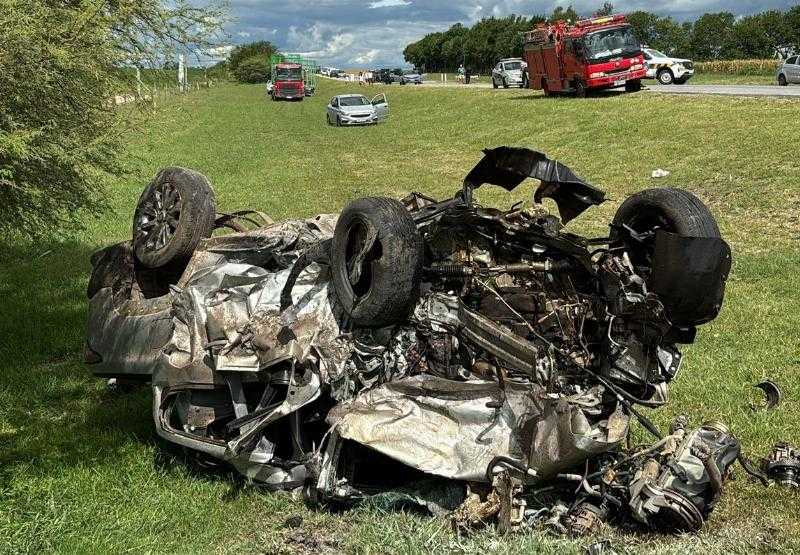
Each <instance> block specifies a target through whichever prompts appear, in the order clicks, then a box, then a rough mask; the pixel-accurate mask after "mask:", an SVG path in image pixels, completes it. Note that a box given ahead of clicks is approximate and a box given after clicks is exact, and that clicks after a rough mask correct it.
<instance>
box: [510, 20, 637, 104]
mask: <svg viewBox="0 0 800 555" xmlns="http://www.w3.org/2000/svg"><path fill="white" fill-rule="evenodd" d="M524 42H525V46H524V56H525V61H526V62H527V64H528V86H529V87H530V88H531V89H542V90H543V91H544V94H546V95H549V94H550V93H556V92H572V93H574V94H576V95H577V96H585V95H586V91H587V90H589V89H610V88H613V87H622V86H624V87H625V90H626V91H628V92H633V91H638V90H640V89H641V88H642V81H641V80H642V79H643V78H644V77H645V73H646V71H647V69H646V66H645V65H644V58H643V57H642V46H641V45H640V44H639V40H638V39H637V38H636V35H634V33H633V29H632V28H631V26H630V24H628V23H627V22H626V21H625V16H624V15H611V16H607V17H595V18H592V19H585V20H581V21H578V22H577V23H575V24H574V25H569V24H567V23H566V22H564V21H558V22H556V23H552V24H540V25H539V26H537V27H536V28H535V29H534V30H532V31H529V32H527V33H525V38H524Z"/></svg>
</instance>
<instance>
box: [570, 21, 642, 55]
mask: <svg viewBox="0 0 800 555" xmlns="http://www.w3.org/2000/svg"><path fill="white" fill-rule="evenodd" d="M612 39H616V40H615V42H614V43H613V44H609V42H610V41H611V40H612ZM581 45H582V51H583V56H584V58H585V59H586V61H588V62H593V63H597V62H602V61H605V60H609V59H611V58H618V57H626V56H636V55H638V54H641V53H642V45H641V43H640V42H639V39H637V38H636V34H635V33H634V32H633V28H632V27H630V26H629V25H628V26H623V27H611V28H609V29H600V30H598V31H594V32H592V33H587V34H586V35H585V36H584V37H583V38H582V39H581Z"/></svg>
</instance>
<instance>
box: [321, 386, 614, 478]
mask: <svg viewBox="0 0 800 555" xmlns="http://www.w3.org/2000/svg"><path fill="white" fill-rule="evenodd" d="M580 401H583V400H580ZM487 405H489V406H487ZM492 405H499V408H497V409H496V408H492ZM328 421H329V423H330V424H332V425H333V426H335V428H336V431H337V433H338V434H339V435H340V436H341V437H342V438H345V439H350V440H353V441H355V442H358V443H361V444H362V445H365V446H367V447H370V448H372V449H375V450H376V451H378V452H380V453H382V454H384V455H386V456H388V457H391V458H393V459H395V460H398V461H400V462H402V463H404V464H406V465H408V466H410V467H412V468H416V469H418V470H421V471H423V472H427V473H430V474H434V475H437V476H442V477H445V478H451V479H457V480H468V481H476V482H485V481H486V480H487V478H486V471H487V468H488V466H489V464H490V463H491V461H492V459H493V458H494V457H496V456H506V457H512V458H515V459H522V460H526V459H528V458H529V457H530V462H531V467H532V468H534V469H535V470H536V471H537V472H538V473H539V474H540V475H541V476H547V475H552V474H555V473H557V472H563V471H564V470H565V469H568V468H570V466H573V465H577V464H580V463H582V462H583V461H585V460H586V458H588V457H590V456H593V455H595V454H597V453H601V452H605V451H607V450H610V449H613V448H614V447H616V446H617V445H618V444H619V442H620V441H622V439H624V437H625V435H626V434H627V429H628V419H627V416H625V415H624V414H622V412H621V411H617V412H615V413H614V415H613V416H612V418H610V419H609V421H608V422H610V424H608V423H606V425H604V426H591V425H590V424H589V422H588V420H587V419H586V417H585V415H584V413H583V408H581V406H579V405H577V404H574V403H570V402H568V401H566V400H564V399H561V400H559V401H558V402H553V400H551V399H549V398H548V397H547V396H546V395H545V393H544V389H543V388H542V387H541V386H538V385H531V384H517V383H514V382H507V383H506V390H505V401H503V398H502V396H501V392H500V389H499V386H498V384H497V382H488V381H478V380H472V381H467V382H457V381H452V380H446V379H443V378H439V377H436V376H432V375H429V374H420V375H416V376H411V377H407V378H402V379H400V380H396V381H393V382H389V383H385V384H383V385H380V386H378V387H376V388H373V389H369V390H364V391H362V392H361V393H360V394H359V395H358V396H357V397H356V398H355V400H353V401H352V402H350V403H342V404H340V405H338V406H336V407H334V408H333V409H332V411H331V413H330V414H329V417H328Z"/></svg>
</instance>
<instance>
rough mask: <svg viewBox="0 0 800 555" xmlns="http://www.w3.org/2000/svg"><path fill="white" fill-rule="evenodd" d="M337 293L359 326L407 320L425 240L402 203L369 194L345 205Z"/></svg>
mask: <svg viewBox="0 0 800 555" xmlns="http://www.w3.org/2000/svg"><path fill="white" fill-rule="evenodd" d="M330 258H331V272H332V275H333V285H334V289H335V291H336V295H337V297H338V299H339V301H340V302H341V304H342V306H343V308H344V310H345V311H346V312H347V313H348V314H349V315H350V318H351V319H352V321H353V322H354V323H355V324H356V325H360V326H366V327H382V326H387V325H391V324H394V323H396V322H399V321H403V320H404V319H406V318H407V317H408V313H409V310H410V309H411V307H412V306H413V304H414V303H415V302H416V300H417V298H418V296H419V285H420V280H421V276H422V262H423V243H422V239H421V237H420V234H419V232H418V231H417V226H416V224H415V223H414V220H413V218H412V217H411V214H410V213H409V212H408V210H406V208H405V207H404V206H403V204H402V203H400V202H399V201H397V200H394V199H389V198H378V197H367V198H362V199H358V200H355V201H353V202H351V203H350V204H348V205H347V207H345V209H344V210H343V211H342V213H341V215H340V216H339V220H338V221H337V223H336V229H335V231H334V234H333V241H332V244H331V252H330Z"/></svg>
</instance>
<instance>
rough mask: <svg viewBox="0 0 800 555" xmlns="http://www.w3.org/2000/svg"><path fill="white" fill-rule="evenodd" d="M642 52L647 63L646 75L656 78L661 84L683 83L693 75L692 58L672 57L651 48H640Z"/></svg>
mask: <svg viewBox="0 0 800 555" xmlns="http://www.w3.org/2000/svg"><path fill="white" fill-rule="evenodd" d="M642 54H643V55H644V63H645V64H646V65H647V77H648V78H650V79H657V80H658V82H659V83H660V84H662V85H671V84H673V83H675V84H676V85H683V84H684V83H685V82H686V81H688V80H689V78H690V77H691V76H692V75H694V63H693V62H692V60H684V59H682V58H672V57H670V56H667V55H666V54H664V53H663V52H659V51H658V50H653V49H652V48H642Z"/></svg>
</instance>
